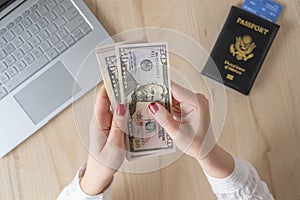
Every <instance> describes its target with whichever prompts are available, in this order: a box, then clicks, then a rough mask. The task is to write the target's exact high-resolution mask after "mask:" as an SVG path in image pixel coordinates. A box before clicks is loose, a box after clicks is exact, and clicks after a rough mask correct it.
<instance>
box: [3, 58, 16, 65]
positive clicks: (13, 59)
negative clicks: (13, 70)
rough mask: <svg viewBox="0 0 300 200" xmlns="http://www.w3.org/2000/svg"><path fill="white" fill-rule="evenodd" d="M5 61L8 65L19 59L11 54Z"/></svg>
mask: <svg viewBox="0 0 300 200" xmlns="http://www.w3.org/2000/svg"><path fill="white" fill-rule="evenodd" d="M5 62H6V64H7V65H8V66H11V65H13V64H14V63H15V62H17V60H16V59H15V58H14V56H13V55H9V56H8V57H7V58H6V59H5Z"/></svg>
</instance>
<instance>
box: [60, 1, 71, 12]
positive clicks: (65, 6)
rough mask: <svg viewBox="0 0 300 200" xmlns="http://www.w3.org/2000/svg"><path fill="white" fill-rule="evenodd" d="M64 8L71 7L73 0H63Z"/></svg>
mask: <svg viewBox="0 0 300 200" xmlns="http://www.w3.org/2000/svg"><path fill="white" fill-rule="evenodd" d="M60 4H61V5H62V6H63V7H64V9H66V10H68V9H69V8H70V7H72V6H73V4H72V2H71V1H69V0H63V1H62V2H61V3H60Z"/></svg>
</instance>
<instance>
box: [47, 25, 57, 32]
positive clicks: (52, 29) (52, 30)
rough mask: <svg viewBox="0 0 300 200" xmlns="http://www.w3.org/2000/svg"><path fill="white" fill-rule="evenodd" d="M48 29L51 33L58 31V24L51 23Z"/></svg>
mask: <svg viewBox="0 0 300 200" xmlns="http://www.w3.org/2000/svg"><path fill="white" fill-rule="evenodd" d="M47 30H48V32H49V33H50V34H52V33H55V32H56V31H57V26H56V25H55V24H50V25H49V26H48V27H47Z"/></svg>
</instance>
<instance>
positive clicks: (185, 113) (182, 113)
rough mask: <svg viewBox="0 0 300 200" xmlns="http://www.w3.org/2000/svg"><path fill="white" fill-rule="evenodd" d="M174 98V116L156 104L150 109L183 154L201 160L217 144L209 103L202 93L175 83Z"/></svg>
mask: <svg viewBox="0 0 300 200" xmlns="http://www.w3.org/2000/svg"><path fill="white" fill-rule="evenodd" d="M172 96H173V115H172V114H171V113H169V112H168V111H167V110H166V109H165V108H164V107H163V106H162V105H161V104H159V103H155V102H154V103H151V104H149V110H150V111H151V113H152V116H153V118H154V119H155V120H156V121H157V122H158V123H159V124H160V125H161V126H163V127H164V129H165V130H166V131H167V132H168V134H169V135H170V137H171V138H172V139H173V141H174V143H175V144H176V146H177V147H178V148H179V149H180V150H181V151H183V152H185V153H186V154H188V155H189V156H192V157H194V158H196V159H202V158H204V157H205V156H206V155H207V154H208V153H209V151H210V150H211V149H212V148H213V147H214V145H215V144H216V143H215V140H214V137H213V133H212V131H211V128H210V114H209V102H208V100H207V99H206V98H205V96H204V95H203V94H194V93H193V92H192V91H190V90H187V89H185V88H183V87H181V86H179V85H177V84H175V83H172ZM207 143H209V144H207Z"/></svg>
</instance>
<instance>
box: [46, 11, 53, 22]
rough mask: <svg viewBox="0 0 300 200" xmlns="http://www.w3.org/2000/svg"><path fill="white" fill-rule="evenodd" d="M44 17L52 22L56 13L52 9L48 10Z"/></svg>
mask: <svg viewBox="0 0 300 200" xmlns="http://www.w3.org/2000/svg"><path fill="white" fill-rule="evenodd" d="M45 17H46V19H47V20H48V21H49V22H52V21H54V20H55V19H56V15H55V14H54V12H52V11H50V12H48V13H47V14H46V15H45Z"/></svg>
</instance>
